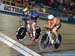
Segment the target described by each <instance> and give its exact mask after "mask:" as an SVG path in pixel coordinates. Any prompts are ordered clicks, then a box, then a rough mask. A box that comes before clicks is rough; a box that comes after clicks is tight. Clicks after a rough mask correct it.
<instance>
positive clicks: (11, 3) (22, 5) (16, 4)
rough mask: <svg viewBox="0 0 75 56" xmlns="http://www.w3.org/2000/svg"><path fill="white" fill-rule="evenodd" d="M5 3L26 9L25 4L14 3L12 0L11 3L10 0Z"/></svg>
mask: <svg viewBox="0 0 75 56" xmlns="http://www.w3.org/2000/svg"><path fill="white" fill-rule="evenodd" d="M3 3H4V4H10V5H14V6H18V7H24V4H21V3H17V2H12V1H11V0H9V1H8V0H3Z"/></svg>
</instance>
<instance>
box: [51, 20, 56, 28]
mask: <svg viewBox="0 0 75 56" xmlns="http://www.w3.org/2000/svg"><path fill="white" fill-rule="evenodd" d="M56 21H57V20H56V19H54V20H53V24H52V25H51V26H50V28H51V29H52V28H53V27H54V26H55V25H56V23H57V22H56Z"/></svg>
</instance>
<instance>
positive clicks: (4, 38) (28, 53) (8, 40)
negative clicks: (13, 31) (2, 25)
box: [0, 33, 41, 56]
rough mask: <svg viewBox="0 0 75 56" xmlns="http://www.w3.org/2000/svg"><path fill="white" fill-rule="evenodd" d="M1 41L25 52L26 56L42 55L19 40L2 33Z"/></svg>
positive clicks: (0, 35) (0, 34)
mask: <svg viewBox="0 0 75 56" xmlns="http://www.w3.org/2000/svg"><path fill="white" fill-rule="evenodd" d="M0 41H2V42H3V43H5V44H7V45H8V46H9V47H12V48H13V49H15V50H17V51H18V52H19V53H21V54H23V55H24V56H41V55H40V54H38V53H36V52H34V51H32V50H31V49H29V48H27V47H26V46H23V45H22V44H20V43H18V42H17V41H15V40H13V39H11V38H10V37H8V36H6V35H4V34H2V33H0Z"/></svg>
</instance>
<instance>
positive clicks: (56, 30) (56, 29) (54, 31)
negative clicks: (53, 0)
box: [52, 24, 61, 43]
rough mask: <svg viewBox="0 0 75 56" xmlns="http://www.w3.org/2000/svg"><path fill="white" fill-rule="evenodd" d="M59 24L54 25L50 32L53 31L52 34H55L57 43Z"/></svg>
mask: <svg viewBox="0 0 75 56" xmlns="http://www.w3.org/2000/svg"><path fill="white" fill-rule="evenodd" d="M60 26H61V24H59V25H56V26H55V27H54V28H53V29H52V32H53V34H54V35H55V37H56V41H57V42H58V43H59V40H58V37H59V34H58V30H59V28H60Z"/></svg>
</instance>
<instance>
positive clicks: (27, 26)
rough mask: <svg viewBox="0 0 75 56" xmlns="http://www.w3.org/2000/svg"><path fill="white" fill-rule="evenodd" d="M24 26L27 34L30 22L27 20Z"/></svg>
mask: <svg viewBox="0 0 75 56" xmlns="http://www.w3.org/2000/svg"><path fill="white" fill-rule="evenodd" d="M25 26H26V28H27V32H28V31H29V30H30V21H29V20H26V21H25Z"/></svg>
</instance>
